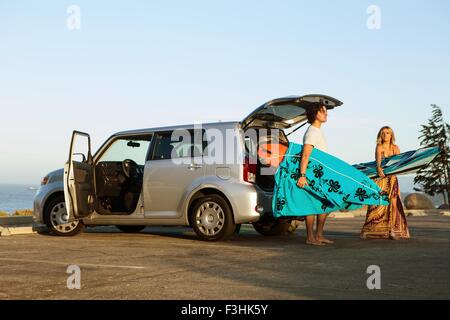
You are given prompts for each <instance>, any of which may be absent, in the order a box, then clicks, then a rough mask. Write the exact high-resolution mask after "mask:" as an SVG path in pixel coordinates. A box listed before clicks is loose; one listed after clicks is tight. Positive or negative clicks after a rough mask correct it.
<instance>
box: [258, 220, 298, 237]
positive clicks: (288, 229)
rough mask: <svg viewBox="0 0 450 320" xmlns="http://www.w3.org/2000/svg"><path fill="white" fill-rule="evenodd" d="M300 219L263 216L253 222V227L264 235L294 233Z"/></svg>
mask: <svg viewBox="0 0 450 320" xmlns="http://www.w3.org/2000/svg"><path fill="white" fill-rule="evenodd" d="M299 225H300V221H298V220H296V219H289V220H284V219H274V218H272V217H271V218H263V219H261V220H259V221H257V222H254V223H253V228H255V230H256V231H257V232H258V233H260V234H262V235H263V236H269V237H270V236H281V235H287V234H292V233H294V232H295V231H296V230H297V228H298V226H299Z"/></svg>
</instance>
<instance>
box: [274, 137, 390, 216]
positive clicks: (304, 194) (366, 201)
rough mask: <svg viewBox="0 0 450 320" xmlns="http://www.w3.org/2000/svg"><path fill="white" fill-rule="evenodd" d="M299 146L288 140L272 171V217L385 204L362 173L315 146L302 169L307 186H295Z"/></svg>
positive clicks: (383, 198) (378, 191)
mask: <svg viewBox="0 0 450 320" xmlns="http://www.w3.org/2000/svg"><path fill="white" fill-rule="evenodd" d="M302 149H303V146H302V145H301V144H297V143H293V142H290V143H289V147H288V150H287V151H286V154H285V156H284V159H283V161H282V162H281V163H280V166H279V167H278V169H277V171H276V173H275V187H274V195H273V199H272V209H273V215H274V217H276V218H280V217H298V216H305V215H311V214H321V213H330V212H332V211H337V210H342V209H346V210H355V209H358V208H361V207H362V206H364V205H388V204H389V200H388V198H387V195H385V194H382V193H381V189H380V188H379V187H378V186H377V185H376V183H375V182H373V181H372V180H370V178H369V177H367V176H366V175H365V174H364V173H362V172H361V171H359V170H357V169H356V168H354V167H353V166H351V165H349V164H347V163H346V162H344V161H342V160H340V159H338V158H336V157H334V156H332V155H330V154H328V153H326V152H323V151H320V150H318V149H316V148H314V149H313V151H312V152H311V155H310V158H309V163H308V167H307V170H306V179H307V182H308V185H306V186H305V187H304V188H300V187H298V186H297V181H298V178H299V174H300V161H301V153H302Z"/></svg>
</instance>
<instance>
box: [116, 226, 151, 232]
mask: <svg viewBox="0 0 450 320" xmlns="http://www.w3.org/2000/svg"><path fill="white" fill-rule="evenodd" d="M145 227H146V226H121V225H117V226H116V228H117V229H119V230H120V231H122V232H125V233H138V232H140V231H142V230H144V229H145Z"/></svg>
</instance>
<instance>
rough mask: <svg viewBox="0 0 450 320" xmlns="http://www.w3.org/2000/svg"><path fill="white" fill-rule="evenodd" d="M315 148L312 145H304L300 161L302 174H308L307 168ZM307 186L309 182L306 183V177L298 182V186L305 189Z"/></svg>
mask: <svg viewBox="0 0 450 320" xmlns="http://www.w3.org/2000/svg"><path fill="white" fill-rule="evenodd" d="M313 148H314V146H313V145H312V144H305V145H303V150H302V159H301V161H300V174H305V173H306V168H307V167H308V161H309V156H310V155H311V152H312V150H313ZM305 185H308V181H306V177H300V178H299V179H298V181H297V186H299V187H300V188H303V187H304V186H305Z"/></svg>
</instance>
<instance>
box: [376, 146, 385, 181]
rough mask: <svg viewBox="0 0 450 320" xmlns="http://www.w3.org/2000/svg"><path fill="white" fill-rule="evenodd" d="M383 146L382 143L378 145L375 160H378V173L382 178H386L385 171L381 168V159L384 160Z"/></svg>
mask: <svg viewBox="0 0 450 320" xmlns="http://www.w3.org/2000/svg"><path fill="white" fill-rule="evenodd" d="M382 153H383V148H382V147H381V146H380V145H377V148H376V149H375V160H376V162H377V173H378V176H379V177H380V178H384V172H383V169H382V168H381V160H382Z"/></svg>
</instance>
